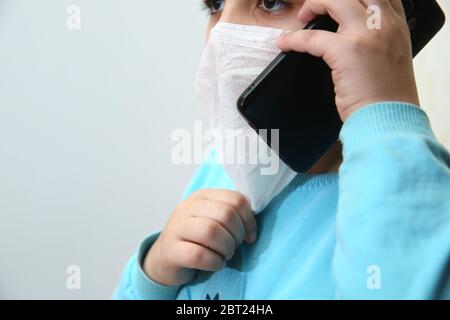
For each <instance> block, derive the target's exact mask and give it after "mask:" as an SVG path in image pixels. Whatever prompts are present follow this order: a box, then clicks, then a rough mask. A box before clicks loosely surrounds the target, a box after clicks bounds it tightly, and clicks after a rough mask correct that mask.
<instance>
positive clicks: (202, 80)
mask: <svg viewBox="0 0 450 320" xmlns="http://www.w3.org/2000/svg"><path fill="white" fill-rule="evenodd" d="M283 33H285V31H283V30H279V29H272V28H266V27H256V26H244V25H237V24H231V23H224V22H219V23H218V24H217V25H216V26H215V27H214V28H213V29H212V30H211V33H210V36H209V41H208V45H207V47H206V49H205V51H204V53H203V57H202V60H201V63H200V66H199V69H198V73H197V78H196V85H195V87H196V92H197V94H198V96H199V99H200V103H201V106H202V109H203V111H204V112H206V114H207V115H208V120H209V122H210V127H211V128H213V129H216V130H217V131H218V132H220V135H219V136H220V138H217V137H216V139H215V140H214V142H215V150H216V152H217V154H218V155H219V158H220V159H221V163H222V164H223V166H224V168H225V170H226V171H227V173H228V174H229V175H230V177H231V179H232V180H233V182H234V184H235V186H236V191H239V192H241V193H242V194H243V195H244V196H246V197H247V198H248V199H249V201H250V203H251V206H252V209H253V210H254V211H255V212H256V213H259V212H260V211H262V210H263V209H264V208H265V207H266V206H267V205H268V203H269V202H270V201H271V200H272V199H273V198H274V197H275V196H276V195H278V194H279V193H280V192H281V191H282V190H283V189H284V187H286V186H287V185H288V184H289V182H290V181H291V180H292V179H293V178H294V177H295V176H296V173H295V172H294V171H292V170H291V169H290V168H289V167H288V166H287V165H286V164H285V163H283V162H282V161H281V160H280V159H279V158H278V157H277V156H276V154H275V153H274V152H271V153H270V154H268V147H267V146H266V145H265V143H264V142H263V141H262V139H261V138H259V136H258V135H257V134H256V132H255V131H253V129H251V128H250V126H249V125H248V124H247V122H246V121H245V119H244V118H243V117H242V116H241V115H240V114H239V112H238V110H237V100H238V98H239V96H240V94H241V93H242V92H243V91H244V90H245V89H246V88H247V87H248V85H250V84H251V82H252V81H253V80H254V79H255V78H256V77H257V76H258V75H259V74H260V73H261V72H262V71H263V70H264V69H265V68H266V67H267V66H268V65H269V64H270V62H271V61H272V60H273V59H274V58H275V57H276V56H277V55H278V54H279V53H280V50H279V49H278V47H277V46H276V40H277V39H278V38H279V36H280V35H282V34H283ZM268 94H270V92H268ZM261 129H265V128H261ZM231 132H233V135H231V134H230V133H231ZM241 138H242V139H244V140H240V141H245V139H247V140H246V141H257V143H251V144H250V146H248V145H247V147H246V148H244V151H242V149H239V147H238V151H236V152H237V153H238V154H237V155H236V156H237V157H238V158H240V161H239V160H238V161H232V159H233V158H234V156H231V157H230V152H229V151H230V149H227V146H230V144H231V145H233V142H235V141H237V140H238V139H241ZM234 150H236V148H235V149H234ZM239 150H241V151H239ZM249 159H253V160H254V159H258V161H250V160H249ZM230 160H231V161H230ZM242 160H245V161H242ZM255 162H256V163H255Z"/></svg>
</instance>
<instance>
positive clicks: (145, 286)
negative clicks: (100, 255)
mask: <svg viewBox="0 0 450 320" xmlns="http://www.w3.org/2000/svg"><path fill="white" fill-rule="evenodd" d="M159 234H160V232H157V233H154V234H152V235H150V236H149V237H148V238H146V239H145V240H144V241H143V242H142V243H141V245H140V246H139V249H138V253H137V254H136V255H134V256H133V257H131V259H130V260H129V261H128V264H127V265H126V266H125V270H124V272H123V274H122V278H121V280H120V282H119V285H118V286H117V288H116V291H115V293H114V299H116V300H175V299H176V298H177V295H178V292H179V290H180V286H166V285H162V284H159V283H157V282H155V281H153V280H152V279H151V278H150V277H148V276H147V275H146V273H145V272H144V270H143V269H142V262H143V260H144V258H145V254H146V253H147V252H148V250H149V249H150V248H151V246H152V245H153V243H154V242H155V240H156V239H157V238H158V236H159Z"/></svg>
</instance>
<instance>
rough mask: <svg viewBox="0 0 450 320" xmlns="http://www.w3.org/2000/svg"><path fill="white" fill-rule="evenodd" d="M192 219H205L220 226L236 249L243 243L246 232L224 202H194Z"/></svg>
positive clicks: (239, 219)
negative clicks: (226, 232) (232, 241)
mask: <svg viewBox="0 0 450 320" xmlns="http://www.w3.org/2000/svg"><path fill="white" fill-rule="evenodd" d="M194 201H197V202H198V204H196V205H194V206H193V207H195V209H194V208H193V210H192V211H193V213H192V217H205V218H208V219H211V220H213V221H216V222H217V223H219V224H220V225H222V226H223V227H224V228H225V229H226V230H227V231H228V232H229V233H230V234H231V235H232V236H233V239H234V242H235V247H236V249H237V247H238V246H239V245H240V244H241V243H242V242H243V241H244V239H245V237H246V230H245V226H244V222H243V221H242V219H241V217H240V215H239V213H238V212H237V211H236V210H235V209H234V207H233V206H232V205H230V204H228V203H226V202H222V201H214V200H194Z"/></svg>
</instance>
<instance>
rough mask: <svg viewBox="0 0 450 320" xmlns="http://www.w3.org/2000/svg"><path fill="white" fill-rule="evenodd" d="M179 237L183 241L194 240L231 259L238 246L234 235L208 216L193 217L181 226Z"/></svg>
mask: <svg viewBox="0 0 450 320" xmlns="http://www.w3.org/2000/svg"><path fill="white" fill-rule="evenodd" d="M180 229H181V230H179V234H178V236H179V238H180V240H182V241H187V242H194V243H196V244H198V245H201V246H203V247H205V248H208V249H211V250H213V251H215V252H217V253H218V254H220V255H221V256H222V257H223V258H224V259H225V260H230V259H231V258H232V257H233V255H234V252H235V249H236V246H235V242H234V239H233V237H232V235H231V234H230V233H229V232H228V231H227V230H226V229H225V228H224V227H222V226H221V225H220V224H219V223H217V222H216V221H214V220H211V219H208V218H201V217H192V218H188V220H187V221H186V223H185V224H184V225H182V226H180Z"/></svg>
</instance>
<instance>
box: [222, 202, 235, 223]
mask: <svg viewBox="0 0 450 320" xmlns="http://www.w3.org/2000/svg"><path fill="white" fill-rule="evenodd" d="M235 216H236V211H234V210H233V208H231V207H229V206H226V207H224V208H223V210H222V212H221V215H220V220H221V221H222V222H223V223H225V224H230V223H231V222H232V221H233V220H234V218H235Z"/></svg>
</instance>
